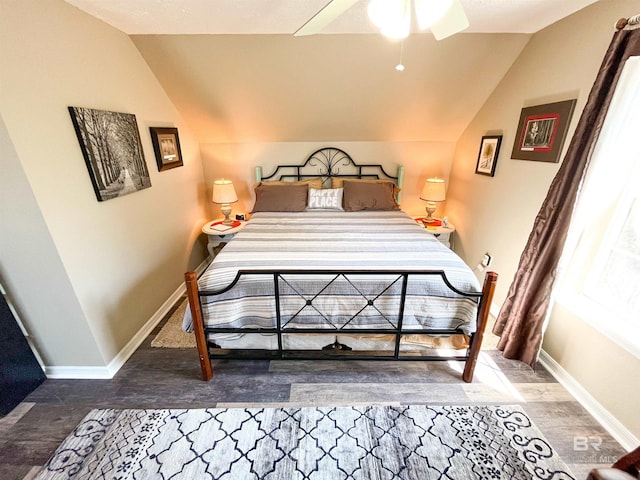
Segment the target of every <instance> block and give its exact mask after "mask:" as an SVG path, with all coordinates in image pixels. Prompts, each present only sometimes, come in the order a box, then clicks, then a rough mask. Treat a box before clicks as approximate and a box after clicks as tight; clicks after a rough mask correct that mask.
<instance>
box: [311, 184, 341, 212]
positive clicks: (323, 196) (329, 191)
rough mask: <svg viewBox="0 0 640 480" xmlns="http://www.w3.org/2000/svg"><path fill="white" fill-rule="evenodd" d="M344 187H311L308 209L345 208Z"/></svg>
mask: <svg viewBox="0 0 640 480" xmlns="http://www.w3.org/2000/svg"><path fill="white" fill-rule="evenodd" d="M343 191H344V190H343V189H342V188H325V189H324V190H318V189H316V188H310V189H309V200H308V202H307V210H344V208H342V192H343Z"/></svg>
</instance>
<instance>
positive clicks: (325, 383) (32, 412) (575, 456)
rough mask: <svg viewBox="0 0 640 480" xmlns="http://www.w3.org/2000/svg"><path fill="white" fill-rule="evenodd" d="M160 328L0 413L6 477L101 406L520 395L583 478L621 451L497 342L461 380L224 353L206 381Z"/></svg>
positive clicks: (446, 370) (27, 469)
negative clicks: (104, 367) (97, 370)
mask: <svg viewBox="0 0 640 480" xmlns="http://www.w3.org/2000/svg"><path fill="white" fill-rule="evenodd" d="M159 328H160V326H158V327H157V328H156V329H155V330H154V332H152V334H151V335H150V336H149V337H148V338H147V339H146V341H145V342H144V344H143V345H141V346H140V348H139V349H138V350H137V351H136V352H135V354H134V355H133V356H132V357H131V358H130V359H129V361H128V362H127V363H126V365H125V366H124V367H123V368H122V369H121V370H120V371H119V372H118V373H117V375H116V376H115V377H114V378H113V379H111V380H47V381H45V383H44V384H42V385H41V386H40V387H39V388H38V389H37V390H35V391H34V392H33V393H32V394H31V395H30V396H29V397H27V398H26V399H25V401H24V402H23V403H21V404H20V405H19V406H18V407H17V408H16V409H15V410H14V411H13V412H11V413H10V414H9V415H7V416H6V417H4V418H1V419H0V479H2V480H12V479H16V480H19V479H30V478H34V477H35V475H36V473H37V471H38V469H39V467H40V466H42V465H43V464H44V463H45V462H46V461H47V459H48V458H49V457H50V456H51V454H52V453H53V452H54V450H55V449H56V447H57V446H58V445H59V444H60V442H61V441H62V440H63V439H64V438H65V437H66V436H67V435H68V434H69V433H70V432H71V431H72V430H73V429H74V427H75V426H76V425H77V424H78V423H79V422H80V420H81V419H82V418H83V417H84V416H85V415H86V414H87V413H88V412H89V411H90V410H92V409H94V408H198V407H213V406H218V407H220V406H222V407H232V406H245V405H253V404H258V405H274V406H276V405H278V406H279V405H285V404H286V405H352V404H373V403H380V404H394V403H398V404H408V403H414V404H417V403H420V404H474V403H478V404H505V405H506V404H519V405H522V407H523V408H524V410H525V411H526V412H527V413H528V415H529V417H530V418H531V419H532V420H533V421H534V423H535V424H536V425H537V426H538V428H539V429H540V430H541V431H542V432H543V434H544V435H545V436H546V438H547V440H548V441H549V442H550V443H551V444H552V446H553V447H554V448H555V450H556V451H557V452H558V453H559V454H560V455H561V456H562V458H563V459H564V460H565V462H566V463H567V464H568V465H569V467H570V468H571V469H572V470H573V472H574V474H575V476H576V478H577V479H582V478H586V474H587V472H588V471H589V469H590V468H592V467H593V466H596V465H602V464H606V465H609V464H610V463H612V462H613V461H614V460H615V457H617V456H619V455H621V454H623V453H624V450H623V449H622V447H621V446H620V445H619V444H618V443H617V442H616V441H615V440H614V439H613V438H612V437H611V436H610V435H609V434H608V433H607V432H606V431H605V430H604V429H603V428H602V427H601V426H600V425H599V424H598V423H597V422H596V421H595V420H594V419H593V418H592V417H591V416H590V415H589V414H588V413H587V412H586V411H585V410H584V409H583V408H582V407H581V406H580V404H578V403H577V402H576V401H575V400H574V399H573V398H572V397H571V396H570V395H569V394H568V393H567V392H566V391H565V390H564V389H563V388H562V386H560V385H559V384H558V383H557V382H556V381H555V380H554V378H553V377H552V376H551V375H550V374H549V373H547V372H546V371H545V370H544V368H543V367H542V366H539V367H538V368H537V369H536V371H532V370H531V369H530V368H529V367H527V366H525V365H523V364H521V363H519V362H513V361H509V360H506V359H504V358H502V357H501V355H500V354H499V352H497V351H495V350H487V351H484V352H482V354H481V359H480V361H479V366H478V369H477V370H476V378H475V381H474V383H472V384H465V383H463V382H462V380H460V373H459V372H460V370H461V368H462V364H461V363H458V362H451V363H449V362H364V361H353V362H334V361H322V362H310V361H287V362H285V361H271V362H269V361H220V362H217V363H216V364H215V365H214V372H215V376H214V379H213V380H212V381H210V382H202V381H201V380H199V375H200V370H199V364H198V357H197V353H196V351H195V350H187V349H161V348H152V347H151V346H150V343H151V340H152V339H153V337H154V335H155V334H156V333H157V331H158V330H159ZM584 437H590V438H591V441H594V439H598V441H600V440H601V441H602V443H601V445H600V447H599V451H596V450H595V449H593V448H591V447H589V448H588V449H587V450H583V447H584V445H585V443H584V442H583V441H582V439H583V438H584ZM576 438H577V440H576ZM576 445H577V446H578V448H577V449H576V447H575V446H576Z"/></svg>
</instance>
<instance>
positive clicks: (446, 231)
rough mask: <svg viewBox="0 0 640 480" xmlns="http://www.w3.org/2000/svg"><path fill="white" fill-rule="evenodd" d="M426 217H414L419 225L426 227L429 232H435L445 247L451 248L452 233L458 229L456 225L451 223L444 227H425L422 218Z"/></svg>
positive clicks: (434, 234)
mask: <svg viewBox="0 0 640 480" xmlns="http://www.w3.org/2000/svg"><path fill="white" fill-rule="evenodd" d="M423 218H424V217H414V218H413V219H414V220H415V221H416V223H417V224H418V225H420V226H421V227H422V228H425V229H426V230H427V232H429V233H431V234H433V236H434V237H436V238H437V239H438V241H439V242H440V243H442V244H443V245H444V246H445V247H447V248H451V242H452V240H453V238H451V234H452V233H453V232H455V231H456V227H455V226H453V225H452V224H451V223H449V225H448V226H446V227H443V226H439V227H430V226H427V227H425V225H424V223H422V219H423Z"/></svg>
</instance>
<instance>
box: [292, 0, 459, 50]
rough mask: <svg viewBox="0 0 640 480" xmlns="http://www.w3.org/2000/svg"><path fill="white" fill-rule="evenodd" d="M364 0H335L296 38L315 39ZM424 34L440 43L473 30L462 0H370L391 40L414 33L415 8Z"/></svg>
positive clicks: (372, 11)
mask: <svg viewBox="0 0 640 480" xmlns="http://www.w3.org/2000/svg"><path fill="white" fill-rule="evenodd" d="M358 1H360V0H331V1H329V3H327V4H326V5H325V6H324V7H323V8H322V9H321V10H320V11H319V12H318V13H316V14H315V15H314V16H313V17H311V18H310V19H309V20H308V21H307V22H306V23H305V24H304V25H303V26H302V27H300V28H299V29H298V30H297V31H296V32H295V33H294V35H295V36H297V37H299V36H305V35H314V34H316V33H319V32H320V31H322V29H323V28H324V27H326V26H327V25H329V24H330V23H331V22H332V21H333V20H335V19H336V18H338V17H339V16H340V15H342V14H343V13H344V12H346V11H347V10H348V9H349V8H351V7H352V6H353V5H354V4H355V3H356V2H358ZM412 4H413V9H414V12H415V16H416V18H417V20H418V26H419V27H420V29H421V30H425V29H427V28H429V29H430V30H431V33H433V35H434V36H435V37H436V39H437V40H442V39H443V38H446V37H449V36H451V35H453V34H455V33H458V32H461V31H462V30H464V29H466V28H467V27H469V20H468V19H467V16H466V14H465V13H464V8H463V7H462V4H461V3H460V0H413V1H412V0H369V6H368V8H367V12H368V14H369V18H370V19H371V21H372V22H373V23H374V24H375V25H376V26H377V27H379V28H380V29H381V33H382V34H383V35H385V36H387V37H389V38H395V39H402V38H406V37H407V36H408V35H409V33H410V30H411V21H412V15H411V6H412Z"/></svg>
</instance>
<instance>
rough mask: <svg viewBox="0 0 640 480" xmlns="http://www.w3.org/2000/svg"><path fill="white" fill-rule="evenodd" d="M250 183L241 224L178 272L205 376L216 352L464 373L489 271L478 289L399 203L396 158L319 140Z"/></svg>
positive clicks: (488, 293)
mask: <svg viewBox="0 0 640 480" xmlns="http://www.w3.org/2000/svg"><path fill="white" fill-rule="evenodd" d="M274 179H275V180H274ZM256 180H257V181H258V183H257V184H256V187H255V190H256V203H255V206H254V213H253V216H252V217H251V219H250V221H249V222H248V223H247V224H246V226H245V227H244V229H243V230H242V231H240V232H239V233H238V234H236V236H235V238H234V239H233V241H232V242H230V243H229V244H228V245H226V246H225V247H224V249H222V250H221V251H220V253H219V254H218V255H216V257H215V258H214V260H213V262H212V263H211V264H210V266H209V267H208V268H207V270H206V271H205V272H204V273H203V274H202V276H201V277H200V278H199V279H197V278H196V274H195V273H194V272H187V273H186V274H185V280H186V287H187V295H188V299H189V309H188V310H187V314H186V315H185V319H184V322H183V329H184V330H185V331H193V332H194V333H195V336H196V344H197V347H198V353H199V357H200V366H201V371H202V377H203V379H204V380H209V379H211V378H212V376H213V369H212V364H211V360H213V359H219V358H231V359H237V358H268V359H318V360H323V359H332V360H336V359H345V360H349V359H351V360H355V359H358V360H363V359H366V360H460V361H464V362H465V368H464V371H463V375H462V378H463V380H464V381H466V382H470V381H471V380H472V378H473V370H474V368H475V364H476V361H477V356H478V353H479V351H480V345H481V342H482V336H483V333H484V328H485V325H486V322H487V317H488V312H489V306H490V302H491V298H492V295H493V290H494V288H495V284H496V281H497V274H495V273H494V272H489V273H488V274H487V275H486V277H485V280H484V284H483V285H482V286H480V285H479V284H478V281H477V279H476V277H475V275H474V274H473V272H472V271H471V270H470V269H469V268H468V267H467V266H466V265H465V264H464V262H463V261H462V260H461V259H460V258H459V257H458V256H457V255H455V253H453V252H452V251H451V250H449V249H448V248H447V247H445V246H444V245H443V244H441V243H440V242H439V241H438V240H437V239H436V238H435V237H434V236H433V235H431V234H429V233H428V231H426V230H425V229H424V227H422V226H420V225H418V224H417V223H416V222H415V221H414V220H413V219H412V218H411V217H409V216H408V215H407V214H406V213H404V212H402V211H401V210H400V209H399V207H398V202H399V198H400V191H401V190H400V187H401V184H402V168H401V167H400V168H399V169H398V173H397V174H396V175H390V174H387V172H386V171H385V170H384V168H383V167H382V166H380V165H372V164H357V163H355V162H354V161H353V159H352V158H351V157H350V156H349V155H348V154H347V153H346V152H344V151H342V150H340V149H336V148H325V149H320V150H318V151H316V152H314V153H313V154H311V155H310V156H309V157H308V158H307V159H306V160H305V161H304V162H303V163H301V164H299V165H282V166H279V167H278V168H276V170H275V171H274V172H273V173H272V174H271V175H269V176H268V177H265V176H263V175H262V170H261V169H260V168H257V169H256Z"/></svg>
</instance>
